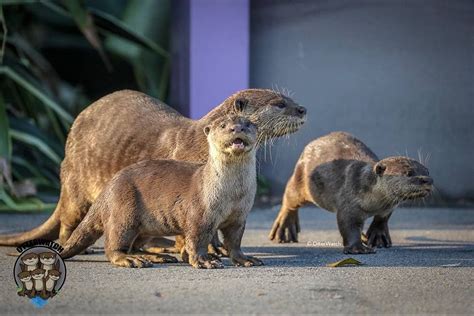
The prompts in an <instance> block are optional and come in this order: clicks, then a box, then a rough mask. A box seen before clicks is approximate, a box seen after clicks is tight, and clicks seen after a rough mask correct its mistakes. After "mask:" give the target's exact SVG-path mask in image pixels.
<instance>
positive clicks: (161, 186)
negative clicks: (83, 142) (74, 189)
mask: <svg viewBox="0 0 474 316" xmlns="http://www.w3.org/2000/svg"><path fill="white" fill-rule="evenodd" d="M205 131H206V134H208V141H209V152H210V154H209V158H208V160H207V162H206V163H205V164H197V163H190V162H184V161H176V160H154V161H143V162H140V163H137V164H134V165H132V166H130V167H127V168H125V169H123V170H122V171H120V172H119V173H118V174H117V175H116V176H115V177H114V178H113V179H112V180H111V181H110V182H109V184H108V185H107V186H106V188H105V189H104V190H103V191H102V193H101V194H100V196H99V197H98V198H97V200H96V202H95V203H94V204H93V206H92V207H91V210H90V211H89V213H88V214H87V216H86V217H85V219H84V220H83V221H82V222H81V224H80V225H79V226H78V227H77V229H76V230H75V231H74V232H73V234H72V235H71V238H70V239H69V240H68V241H67V243H66V244H65V245H64V251H63V252H62V253H61V256H62V257H63V258H69V257H72V256H74V255H76V254H78V253H79V252H80V251H82V250H83V249H85V248H86V247H88V246H89V245H91V244H92V243H94V242H95V240H97V239H98V238H99V237H100V236H101V235H102V234H104V235H105V254H106V256H107V258H108V259H109V260H110V261H111V262H112V263H113V264H115V265H118V266H125V267H148V266H150V265H151V262H163V258H169V256H164V255H161V256H157V255H152V254H149V253H146V252H131V248H132V246H133V244H134V242H136V241H137V240H138V239H141V238H147V237H148V236H170V235H183V236H184V240H185V245H184V249H183V255H184V254H185V255H186V257H188V258H189V259H188V260H189V263H190V264H191V265H193V266H194V267H196V268H220V267H222V264H221V263H220V261H219V260H216V259H215V258H213V257H211V256H209V255H208V254H207V245H208V244H209V242H210V241H211V239H212V238H213V236H214V235H215V233H216V232H217V229H221V230H222V232H223V235H224V244H225V246H226V249H228V250H229V256H230V259H231V260H232V262H234V263H235V264H237V265H244V266H251V265H260V264H262V263H261V261H260V260H258V259H256V258H252V257H249V256H245V255H244V254H243V253H242V251H241V249H240V243H241V239H242V235H243V232H244V227H245V220H246V218H247V214H248V212H249V211H250V209H251V207H252V204H253V200H254V197H255V192H256V176H255V172H256V170H255V169H256V166H255V164H256V157H255V156H256V153H255V150H256V149H255V143H256V137H257V134H256V127H255V126H254V125H253V124H252V123H251V122H250V121H248V120H246V119H244V118H238V117H230V118H222V119H221V120H216V121H214V123H213V124H212V125H211V127H206V128H205ZM241 141H243V143H245V144H246V145H245V147H240V146H243V145H239V144H240V143H241ZM237 143H239V144H237ZM171 258H172V257H171Z"/></svg>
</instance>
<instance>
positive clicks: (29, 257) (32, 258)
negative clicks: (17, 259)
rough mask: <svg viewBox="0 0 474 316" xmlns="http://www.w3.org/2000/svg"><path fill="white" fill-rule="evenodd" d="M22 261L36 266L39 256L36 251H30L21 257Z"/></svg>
mask: <svg viewBox="0 0 474 316" xmlns="http://www.w3.org/2000/svg"><path fill="white" fill-rule="evenodd" d="M21 261H22V262H23V263H24V264H26V265H27V266H34V265H36V264H37V263H38V261H39V257H38V255H37V254H36V253H29V254H26V255H24V256H23V257H21Z"/></svg>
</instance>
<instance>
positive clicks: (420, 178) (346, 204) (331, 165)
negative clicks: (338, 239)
mask: <svg viewBox="0 0 474 316" xmlns="http://www.w3.org/2000/svg"><path fill="white" fill-rule="evenodd" d="M432 183H433V180H432V179H431V178H430V177H429V173H428V169H426V168H425V167H424V166H423V165H421V164H420V163H418V162H417V161H415V160H412V159H409V158H406V157H389V158H385V159H383V160H380V161H379V159H378V158H377V156H376V155H375V154H374V153H373V152H372V151H371V150H370V149H369V148H368V147H367V146H366V145H364V143H362V142H361V141H360V140H358V139H357V138H355V137H354V136H352V135H350V134H347V133H344V132H335V133H331V134H329V135H326V136H323V137H320V138H318V139H316V140H314V141H313V142H311V143H309V144H308V145H307V146H306V147H305V149H304V151H303V153H302V154H301V156H300V158H299V160H298V162H297V163H296V167H295V171H294V172H293V175H292V176H291V178H290V179H289V180H288V183H287V185H286V189H285V194H284V196H283V204H282V207H281V210H280V213H279V214H278V217H277V219H276V220H275V223H274V224H273V228H272V230H271V232H270V236H269V237H270V239H271V240H274V241H276V242H297V240H298V239H297V238H298V232H299V231H300V226H299V219H298V208H299V207H301V206H302V205H303V204H305V203H314V204H316V205H318V206H320V207H322V208H324V209H327V210H329V211H331V212H335V213H336V216H337V223H338V227H339V231H340V232H341V235H342V238H343V243H344V252H345V253H372V252H374V251H373V250H372V248H371V247H372V246H378V247H381V246H385V247H390V246H391V244H392V241H391V238H390V234H389V230H388V219H389V218H390V215H391V214H392V211H393V208H395V207H396V206H397V205H398V204H399V203H400V202H402V201H404V200H407V199H414V198H418V197H423V196H426V195H427V194H429V193H430V192H431V189H432ZM371 216H374V221H373V223H372V225H371V226H370V227H369V229H368V231H367V238H368V242H367V244H368V246H366V245H364V244H363V243H362V240H361V233H362V228H363V225H364V221H365V220H366V219H367V218H368V217H371Z"/></svg>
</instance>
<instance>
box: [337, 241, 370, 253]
mask: <svg viewBox="0 0 474 316" xmlns="http://www.w3.org/2000/svg"><path fill="white" fill-rule="evenodd" d="M344 253H345V254H355V255H364V254H370V253H375V249H373V248H370V247H367V246H365V245H364V244H362V243H359V244H356V245H352V246H347V247H344Z"/></svg>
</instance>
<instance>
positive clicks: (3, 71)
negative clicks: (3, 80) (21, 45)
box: [0, 66, 74, 124]
mask: <svg viewBox="0 0 474 316" xmlns="http://www.w3.org/2000/svg"><path fill="white" fill-rule="evenodd" d="M0 75H6V76H7V77H8V78H10V79H11V80H13V81H14V82H15V83H16V84H18V85H20V86H21V87H23V88H24V89H25V90H27V91H28V92H29V93H31V94H32V95H34V96H35V97H36V98H38V99H39V100H40V101H41V102H42V103H43V104H44V105H46V106H48V107H50V108H51V110H53V111H54V112H55V113H56V114H57V115H58V116H59V117H61V118H62V119H63V120H64V121H65V122H66V123H67V124H72V122H73V120H74V119H73V118H72V116H71V115H70V114H69V113H67V112H66V111H65V110H64V109H63V108H62V107H61V106H60V105H59V104H57V103H56V102H55V101H53V100H52V99H51V98H50V97H48V96H47V95H46V94H45V93H43V92H42V91H41V90H40V89H38V88H37V87H35V86H34V85H32V84H31V83H30V82H28V81H27V80H25V79H24V78H22V77H21V76H20V75H19V74H18V73H17V72H15V71H14V70H13V69H11V68H10V67H7V66H1V67H0Z"/></svg>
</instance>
